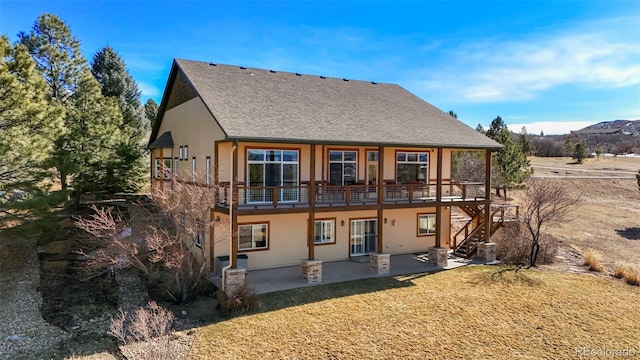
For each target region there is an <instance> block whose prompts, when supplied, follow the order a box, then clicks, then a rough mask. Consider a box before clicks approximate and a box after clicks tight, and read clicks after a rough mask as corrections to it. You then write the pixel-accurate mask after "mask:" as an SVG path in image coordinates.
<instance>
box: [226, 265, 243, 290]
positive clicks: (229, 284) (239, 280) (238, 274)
mask: <svg viewBox="0 0 640 360" xmlns="http://www.w3.org/2000/svg"><path fill="white" fill-rule="evenodd" d="M223 278H224V284H223V288H224V292H225V294H227V296H231V295H233V293H234V292H236V290H238V289H240V288H242V287H244V286H246V284H247V283H246V281H247V270H245V269H239V268H236V269H226V270H225V271H224V276H223Z"/></svg>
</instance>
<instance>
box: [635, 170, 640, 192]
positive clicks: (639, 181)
mask: <svg viewBox="0 0 640 360" xmlns="http://www.w3.org/2000/svg"><path fill="white" fill-rule="evenodd" d="M636 179H638V190H640V170H638V173H637V174H636Z"/></svg>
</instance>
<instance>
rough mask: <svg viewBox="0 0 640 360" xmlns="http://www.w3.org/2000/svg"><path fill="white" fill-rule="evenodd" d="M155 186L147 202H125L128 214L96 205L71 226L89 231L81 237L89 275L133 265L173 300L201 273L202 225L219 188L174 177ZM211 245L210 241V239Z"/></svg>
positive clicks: (187, 292)
mask: <svg viewBox="0 0 640 360" xmlns="http://www.w3.org/2000/svg"><path fill="white" fill-rule="evenodd" d="M163 185H164V186H161V187H154V188H153V190H152V192H151V195H150V196H149V201H147V202H140V203H136V204H132V205H131V206H129V215H130V216H129V219H125V218H124V217H123V216H121V215H119V214H117V213H115V212H114V209H113V208H111V207H106V208H97V207H95V206H93V210H94V214H92V215H91V216H90V217H88V218H77V219H76V226H77V227H78V228H80V229H83V230H85V231H86V232H87V233H89V234H91V235H92V236H91V237H88V239H87V240H86V241H85V245H86V247H87V248H88V250H86V251H83V252H82V254H83V255H84V256H85V257H86V259H87V264H88V270H89V272H90V274H97V273H100V272H103V271H106V270H107V269H117V268H124V267H134V268H136V269H138V270H140V271H141V272H142V273H143V274H144V276H145V278H146V280H147V281H149V282H150V284H151V285H152V286H157V287H160V288H162V289H163V291H164V293H165V295H168V296H169V297H170V298H171V299H172V300H173V301H175V302H178V303H181V302H185V301H187V300H189V299H190V298H191V297H192V296H193V295H194V293H195V292H196V291H197V289H198V287H199V285H200V284H201V283H200V281H201V280H202V277H203V275H204V274H205V272H206V264H205V262H204V259H205V255H206V252H205V251H206V249H205V246H206V243H205V239H204V235H205V232H206V229H207V228H208V227H210V226H212V225H216V226H219V225H220V224H218V223H212V221H211V219H210V208H211V206H213V205H214V204H215V202H216V195H217V193H218V189H217V188H215V187H204V186H199V185H194V184H186V183H182V182H179V181H175V180H165V181H164V184H163ZM209 246H213V244H209Z"/></svg>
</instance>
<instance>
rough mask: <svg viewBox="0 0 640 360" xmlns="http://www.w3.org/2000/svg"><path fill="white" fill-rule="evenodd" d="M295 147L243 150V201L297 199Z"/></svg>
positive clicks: (296, 152) (289, 200)
mask: <svg viewBox="0 0 640 360" xmlns="http://www.w3.org/2000/svg"><path fill="white" fill-rule="evenodd" d="M298 157H299V156H298V150H268V149H247V183H248V184H249V187H251V189H248V191H247V194H246V196H247V199H246V201H247V202H250V203H251V202H253V203H255V202H271V201H273V196H274V194H273V191H274V189H273V188H269V187H274V186H275V187H279V188H280V189H279V190H276V191H279V193H278V199H279V201H281V202H296V201H298Z"/></svg>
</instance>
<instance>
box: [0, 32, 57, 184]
mask: <svg viewBox="0 0 640 360" xmlns="http://www.w3.org/2000/svg"><path fill="white" fill-rule="evenodd" d="M46 91H47V85H46V83H45V81H44V79H43V78H42V76H41V75H40V74H39V73H38V71H37V70H36V64H35V62H34V61H33V60H32V59H31V57H30V56H29V53H28V52H27V49H26V48H25V47H24V46H22V45H19V44H16V45H14V46H11V45H10V43H9V39H8V38H7V37H6V36H4V35H3V36H0V159H2V161H1V162H0V190H3V191H6V190H7V189H9V188H20V189H22V190H24V189H26V188H32V187H36V186H37V182H38V181H40V180H41V179H42V178H43V176H44V175H46V173H45V172H44V169H43V168H42V166H41V165H42V163H43V161H44V160H45V159H46V158H47V156H48V155H49V154H50V153H51V151H52V150H53V140H54V138H55V137H56V136H57V135H58V134H59V133H60V132H61V128H62V112H61V109H60V108H59V107H54V106H51V105H49V103H48V101H47V98H46Z"/></svg>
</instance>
